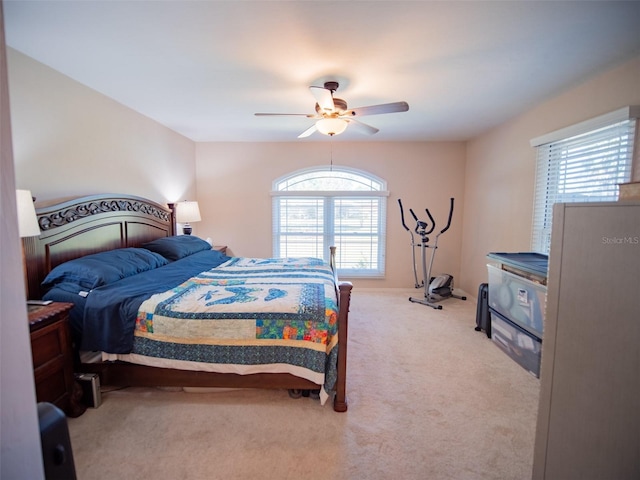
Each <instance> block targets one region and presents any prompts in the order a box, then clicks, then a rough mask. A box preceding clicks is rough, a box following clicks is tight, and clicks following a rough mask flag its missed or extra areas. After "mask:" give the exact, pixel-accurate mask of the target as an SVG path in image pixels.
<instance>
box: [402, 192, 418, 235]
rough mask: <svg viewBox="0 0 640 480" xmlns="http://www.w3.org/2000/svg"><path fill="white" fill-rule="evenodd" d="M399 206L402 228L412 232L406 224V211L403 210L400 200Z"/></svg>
mask: <svg viewBox="0 0 640 480" xmlns="http://www.w3.org/2000/svg"><path fill="white" fill-rule="evenodd" d="M398 204H399V205H400V219H401V220H402V226H403V227H404V229H405V230H406V231H408V232H410V231H411V229H409V227H407V224H406V223H404V209H403V208H402V200H400V199H398ZM412 213H413V212H412ZM414 216H415V215H414Z"/></svg>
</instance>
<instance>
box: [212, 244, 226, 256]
mask: <svg viewBox="0 0 640 480" xmlns="http://www.w3.org/2000/svg"><path fill="white" fill-rule="evenodd" d="M211 249H212V250H217V251H219V252H220V253H221V254H223V255H226V254H227V246H226V245H214V246H212V247H211Z"/></svg>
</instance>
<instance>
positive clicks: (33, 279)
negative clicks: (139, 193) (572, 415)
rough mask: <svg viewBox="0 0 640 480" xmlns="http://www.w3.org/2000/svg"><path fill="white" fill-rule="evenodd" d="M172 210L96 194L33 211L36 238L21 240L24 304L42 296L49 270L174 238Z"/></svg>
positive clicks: (124, 197)
mask: <svg viewBox="0 0 640 480" xmlns="http://www.w3.org/2000/svg"><path fill="white" fill-rule="evenodd" d="M174 213H175V212H174V204H169V206H168V208H167V206H164V205H161V204H159V203H156V202H153V201H151V200H147V199H145V198H141V197H135V196H132V195H120V194H101V195H92V196H88V197H79V198H74V199H72V200H67V201H64V202H62V203H57V204H52V205H46V206H45V205H43V206H39V205H38V204H37V203H36V215H37V217H38V224H39V225H40V232H41V234H40V236H39V237H28V238H24V239H23V246H24V252H25V263H26V269H27V279H28V288H29V291H28V292H27V293H28V298H29V299H38V298H41V297H42V294H43V293H44V292H42V291H41V287H40V283H41V282H42V280H44V278H45V277H46V275H47V274H48V273H49V272H50V271H51V269H52V268H54V267H55V266H57V265H59V264H61V263H63V262H66V261H68V260H72V259H74V258H78V257H82V256H84V255H89V254H91V253H97V252H102V251H105V250H113V249H115V248H125V247H139V246H140V245H141V244H143V243H145V242H148V241H151V240H154V239H156V238H159V237H167V236H170V235H174V234H175V231H176V229H175V214H174Z"/></svg>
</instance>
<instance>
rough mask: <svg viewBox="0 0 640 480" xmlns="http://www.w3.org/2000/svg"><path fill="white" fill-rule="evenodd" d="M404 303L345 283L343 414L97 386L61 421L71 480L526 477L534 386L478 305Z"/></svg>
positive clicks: (308, 403) (245, 395)
mask: <svg viewBox="0 0 640 480" xmlns="http://www.w3.org/2000/svg"><path fill="white" fill-rule="evenodd" d="M409 296H418V297H420V296H421V292H420V291H416V290H413V289H407V290H402V289H354V291H353V296H352V306H351V313H350V326H349V335H350V336H349V350H348V357H349V358H348V376H347V393H348V400H349V410H348V411H347V412H346V413H342V414H341V413H335V412H334V411H333V410H332V408H331V406H330V405H329V403H327V405H325V406H324V407H322V406H320V404H319V401H318V400H314V399H311V398H301V399H298V400H294V399H291V398H289V396H288V393H287V392H286V391H262V390H220V391H215V392H207V393H187V392H184V391H169V390H166V389H165V390H161V389H143V388H128V389H123V390H118V391H110V392H105V393H103V403H102V405H101V406H100V407H99V408H97V409H88V410H87V412H86V413H85V414H84V415H82V416H81V417H79V418H75V419H69V430H70V434H71V441H72V446H73V453H74V459H75V464H76V470H77V473H78V478H79V480H91V479H121V478H128V479H129V478H130V479H154V480H162V479H171V480H176V479H180V480H187V479H194V480H199V479H203V480H204V479H226V480H233V479H254V478H255V479H357V480H360V479H376V480H377V479H402V480H404V479H420V480H425V479H433V480H440V479H456V480H464V479H500V480H506V479H527V478H530V477H531V465H532V457H533V442H534V435H535V422H536V412H537V407H538V392H539V381H538V380H537V379H536V378H534V377H532V376H531V375H530V374H529V373H527V372H526V371H525V370H524V369H522V368H521V367H520V366H518V365H517V364H516V363H514V362H513V361H512V360H511V359H509V358H508V357H507V356H506V355H505V354H504V353H502V352H501V351H500V350H498V348H497V347H495V346H494V345H493V344H492V342H491V341H490V340H489V339H487V337H486V336H485V335H484V333H479V332H476V331H474V328H473V327H474V326H475V310H476V304H475V299H473V298H470V299H469V300H468V301H466V302H464V301H461V300H455V299H450V300H447V301H445V302H443V303H442V305H443V307H444V308H443V310H433V309H431V308H429V307H426V306H423V305H420V304H415V303H411V302H409V301H408V297H409ZM385 312H389V313H385ZM390 312H394V313H393V314H390Z"/></svg>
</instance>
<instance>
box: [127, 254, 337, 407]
mask: <svg viewBox="0 0 640 480" xmlns="http://www.w3.org/2000/svg"><path fill="white" fill-rule="evenodd" d="M337 321H338V306H337V296H336V285H335V278H334V275H333V272H332V270H331V268H330V267H329V266H328V265H327V264H326V263H325V262H323V261H322V260H320V259H315V258H270V259H258V258H242V257H234V258H232V259H231V260H229V261H227V262H225V263H223V264H222V265H220V266H218V267H216V268H213V269H211V270H208V271H205V272H202V273H200V274H199V275H196V276H195V277H192V278H190V279H189V280H187V281H186V282H184V283H182V284H181V285H179V286H177V287H175V288H173V289H171V290H169V291H166V292H164V293H160V294H156V295H153V296H152V297H150V298H149V299H148V300H145V301H144V302H143V303H142V305H141V306H140V309H139V312H138V316H137V320H136V327H135V334H134V335H135V336H134V343H133V351H132V354H131V357H134V358H137V360H135V361H137V362H138V363H146V362H145V361H144V359H145V358H146V359H149V360H151V359H154V358H162V359H165V362H166V363H165V364H164V366H167V367H169V368H183V369H188V370H205V371H215V372H220V373H237V374H251V373H290V374H293V375H296V376H299V377H302V378H305V379H307V380H310V381H312V382H314V383H316V384H318V385H322V386H323V388H322V389H321V395H320V396H321V400H322V403H324V401H325V400H326V398H327V397H328V392H331V391H332V390H333V388H334V385H335V381H336V375H337V370H336V359H337V349H338V344H337V342H338V322H337Z"/></svg>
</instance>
